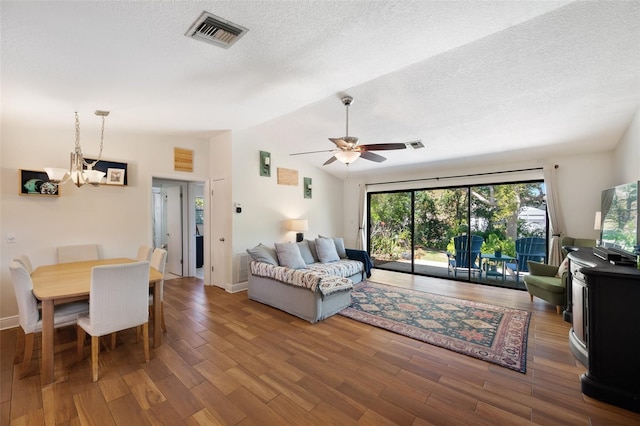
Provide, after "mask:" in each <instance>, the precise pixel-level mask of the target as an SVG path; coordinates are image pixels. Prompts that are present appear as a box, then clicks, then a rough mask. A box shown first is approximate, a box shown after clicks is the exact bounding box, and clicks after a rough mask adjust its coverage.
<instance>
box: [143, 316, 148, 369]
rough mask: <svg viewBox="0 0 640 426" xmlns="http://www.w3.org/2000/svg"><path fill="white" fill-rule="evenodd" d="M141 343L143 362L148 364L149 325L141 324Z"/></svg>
mask: <svg viewBox="0 0 640 426" xmlns="http://www.w3.org/2000/svg"><path fill="white" fill-rule="evenodd" d="M142 339H143V341H142V343H143V346H144V361H145V362H149V323H148V322H145V323H144V324H142Z"/></svg>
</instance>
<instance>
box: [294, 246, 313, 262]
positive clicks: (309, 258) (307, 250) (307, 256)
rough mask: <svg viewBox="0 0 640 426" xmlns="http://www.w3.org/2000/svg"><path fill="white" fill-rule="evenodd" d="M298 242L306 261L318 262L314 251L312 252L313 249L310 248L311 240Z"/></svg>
mask: <svg viewBox="0 0 640 426" xmlns="http://www.w3.org/2000/svg"><path fill="white" fill-rule="evenodd" d="M296 244H297V245H298V248H299V249H300V254H301V255H302V259H304V263H306V264H307V265H310V264H312V263H316V260H315V259H314V257H313V253H311V249H310V248H309V241H307V240H303V241H300V242H299V243H296Z"/></svg>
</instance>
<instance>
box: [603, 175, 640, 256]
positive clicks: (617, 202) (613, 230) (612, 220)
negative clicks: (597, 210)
mask: <svg viewBox="0 0 640 426" xmlns="http://www.w3.org/2000/svg"><path fill="white" fill-rule="evenodd" d="M639 186H640V181H636V182H631V183H626V184H623V185H618V186H615V187H613V188H607V189H605V190H604V191H602V199H601V206H600V207H601V212H602V213H601V217H602V223H601V235H600V240H601V244H600V245H601V246H602V247H606V248H608V249H610V250H612V251H615V252H618V253H620V254H621V255H623V256H625V257H632V258H635V256H636V254H637V253H638V251H639V250H640V246H638V244H640V226H638V222H639V220H640V211H639V206H638V187H639Z"/></svg>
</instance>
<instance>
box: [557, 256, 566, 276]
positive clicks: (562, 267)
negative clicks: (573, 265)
mask: <svg viewBox="0 0 640 426" xmlns="http://www.w3.org/2000/svg"><path fill="white" fill-rule="evenodd" d="M567 269H569V258H568V257H565V258H564V260H563V261H562V263H561V264H560V266H558V272H556V277H558V278H560V277H562V274H564V273H565V272H567Z"/></svg>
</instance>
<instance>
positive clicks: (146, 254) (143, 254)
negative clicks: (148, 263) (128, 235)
mask: <svg viewBox="0 0 640 426" xmlns="http://www.w3.org/2000/svg"><path fill="white" fill-rule="evenodd" d="M152 252H153V249H152V248H151V247H149V246H140V247H139V248H138V255H137V256H136V259H137V260H138V262H142V261H145V260H151V253H152Z"/></svg>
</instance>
